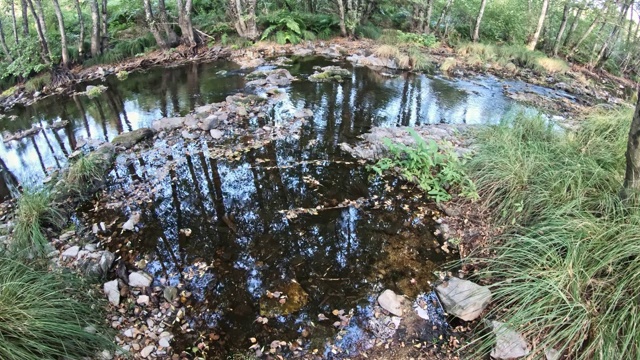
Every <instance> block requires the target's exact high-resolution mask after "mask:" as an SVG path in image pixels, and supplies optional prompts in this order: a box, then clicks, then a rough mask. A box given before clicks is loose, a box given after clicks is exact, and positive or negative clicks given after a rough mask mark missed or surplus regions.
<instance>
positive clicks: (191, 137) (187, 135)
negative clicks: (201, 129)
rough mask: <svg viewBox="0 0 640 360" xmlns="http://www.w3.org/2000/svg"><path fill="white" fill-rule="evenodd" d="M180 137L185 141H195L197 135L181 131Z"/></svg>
mask: <svg viewBox="0 0 640 360" xmlns="http://www.w3.org/2000/svg"><path fill="white" fill-rule="evenodd" d="M180 135H181V136H182V137H183V138H184V139H185V140H195V139H197V138H198V135H197V134H194V133H191V132H189V131H188V130H182V132H181V133H180Z"/></svg>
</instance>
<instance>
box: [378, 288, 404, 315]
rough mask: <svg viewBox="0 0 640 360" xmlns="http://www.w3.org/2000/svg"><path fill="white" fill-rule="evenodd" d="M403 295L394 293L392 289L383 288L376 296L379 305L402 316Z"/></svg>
mask: <svg viewBox="0 0 640 360" xmlns="http://www.w3.org/2000/svg"><path fill="white" fill-rule="evenodd" d="M403 301H404V297H402V296H400V295H396V293H394V292H393V291H392V290H388V289H387V290H385V291H383V292H382V294H380V296H378V303H379V304H380V306H381V307H382V308H383V309H385V310H387V311H388V312H390V313H392V314H393V315H396V316H402V314H403V311H402V302H403Z"/></svg>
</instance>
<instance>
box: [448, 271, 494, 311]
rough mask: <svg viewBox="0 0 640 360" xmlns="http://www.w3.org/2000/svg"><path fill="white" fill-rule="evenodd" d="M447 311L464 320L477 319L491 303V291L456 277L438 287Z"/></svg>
mask: <svg viewBox="0 0 640 360" xmlns="http://www.w3.org/2000/svg"><path fill="white" fill-rule="evenodd" d="M436 291H437V293H438V296H439V297H440V301H442V305H443V306H444V308H445V310H446V311H447V312H448V313H449V314H451V315H454V316H456V317H458V318H460V319H462V320H465V321H471V320H475V319H477V318H478V317H479V316H480V314H482V312H483V311H484V309H485V308H486V307H487V305H489V303H490V302H491V291H490V290H489V288H487V287H485V286H480V285H477V284H475V283H473V282H471V281H468V280H462V279H458V278H455V277H452V278H450V279H449V281H447V282H445V283H442V284H440V285H438V286H436Z"/></svg>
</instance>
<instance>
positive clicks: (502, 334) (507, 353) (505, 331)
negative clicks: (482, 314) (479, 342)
mask: <svg viewBox="0 0 640 360" xmlns="http://www.w3.org/2000/svg"><path fill="white" fill-rule="evenodd" d="M491 326H492V327H493V333H494V334H495V335H496V345H495V346H494V347H493V349H492V350H491V357H492V358H494V359H504V360H506V359H518V358H521V357H524V356H527V355H529V344H527V341H526V340H525V339H524V337H522V335H521V334H520V333H518V332H517V331H515V330H514V329H512V328H511V327H510V326H508V325H507V324H505V323H501V322H499V321H492V322H491Z"/></svg>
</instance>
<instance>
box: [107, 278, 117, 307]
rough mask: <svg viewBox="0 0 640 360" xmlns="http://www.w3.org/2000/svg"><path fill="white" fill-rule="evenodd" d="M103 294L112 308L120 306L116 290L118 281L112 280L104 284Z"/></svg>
mask: <svg viewBox="0 0 640 360" xmlns="http://www.w3.org/2000/svg"><path fill="white" fill-rule="evenodd" d="M103 289H104V294H105V295H107V298H108V299H109V302H110V303H111V304H112V305H113V306H118V304H120V290H118V280H112V281H109V282H106V283H104V286H103Z"/></svg>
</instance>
